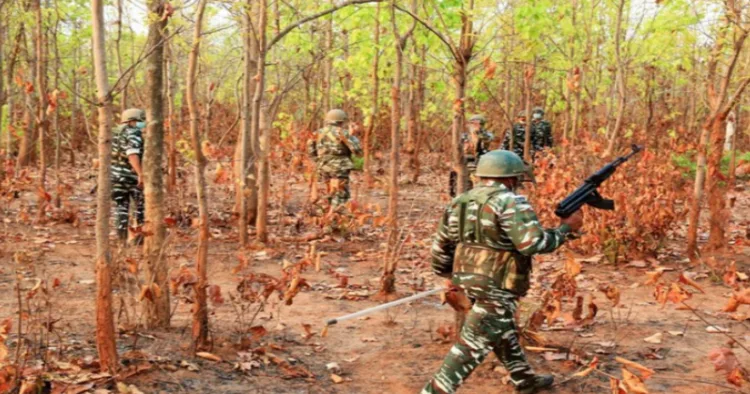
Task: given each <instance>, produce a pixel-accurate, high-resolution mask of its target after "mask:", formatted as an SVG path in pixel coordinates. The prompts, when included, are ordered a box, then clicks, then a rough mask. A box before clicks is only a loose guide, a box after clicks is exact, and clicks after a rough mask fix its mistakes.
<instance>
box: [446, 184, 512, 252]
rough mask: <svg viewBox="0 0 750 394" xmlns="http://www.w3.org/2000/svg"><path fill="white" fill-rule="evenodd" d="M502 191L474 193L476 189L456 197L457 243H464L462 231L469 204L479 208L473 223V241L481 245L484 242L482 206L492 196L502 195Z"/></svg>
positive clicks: (464, 226)
mask: <svg viewBox="0 0 750 394" xmlns="http://www.w3.org/2000/svg"><path fill="white" fill-rule="evenodd" d="M502 192H503V190H499V189H489V190H486V191H484V190H479V191H476V189H475V190H474V191H472V192H469V193H464V194H462V195H461V196H460V197H458V199H457V200H458V201H457V202H458V205H459V216H458V239H459V242H465V241H466V240H465V238H464V229H465V228H466V211H467V209H468V206H469V204H470V203H472V202H474V203H476V204H477V205H478V206H479V207H478V208H477V220H476V222H474V233H475V237H476V238H475V240H474V241H476V242H477V243H483V242H484V235H483V234H482V211H483V210H484V206H485V205H486V204H487V201H489V200H490V198H492V197H493V196H495V195H497V194H499V193H502Z"/></svg>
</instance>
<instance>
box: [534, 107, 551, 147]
mask: <svg viewBox="0 0 750 394" xmlns="http://www.w3.org/2000/svg"><path fill="white" fill-rule="evenodd" d="M531 131H532V139H533V140H534V144H533V145H534V147H535V149H536V150H537V151H538V150H541V149H544V148H552V126H551V125H550V123H549V122H548V121H547V120H546V119H544V110H543V109H542V107H536V108H534V112H532V113H531Z"/></svg>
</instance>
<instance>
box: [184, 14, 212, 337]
mask: <svg viewBox="0 0 750 394" xmlns="http://www.w3.org/2000/svg"><path fill="white" fill-rule="evenodd" d="M207 2H208V0H201V2H200V3H199V4H198V9H197V10H196V12H195V31H194V33H193V49H192V50H191V51H190V58H189V60H188V73H187V78H186V81H187V83H186V85H187V86H186V87H187V102H188V108H189V110H190V136H191V139H192V140H193V150H194V151H195V158H196V160H195V186H196V193H197V196H198V212H199V215H200V230H199V235H198V256H197V263H196V271H198V283H196V285H195V294H196V295H195V305H193V344H194V346H195V349H207V348H208V347H209V341H208V303H207V300H206V287H207V286H208V278H207V274H206V266H207V265H208V195H207V192H208V188H207V187H206V174H205V170H206V157H205V156H203V152H202V149H201V135H200V132H199V131H198V127H199V122H200V118H199V116H198V108H197V104H196V100H195V84H196V73H197V68H198V54H199V53H200V43H201V28H202V25H203V14H204V11H205V9H206V3H207Z"/></svg>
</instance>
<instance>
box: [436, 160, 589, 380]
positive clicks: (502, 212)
mask: <svg viewBox="0 0 750 394" xmlns="http://www.w3.org/2000/svg"><path fill="white" fill-rule="evenodd" d="M476 175H477V176H478V177H479V181H478V182H479V185H478V186H477V187H475V188H474V189H472V190H470V191H468V192H466V193H464V194H462V195H460V196H459V197H457V198H455V199H454V200H453V201H452V202H451V203H450V205H449V206H448V207H447V209H446V210H445V213H444V215H443V218H442V220H441V222H440V227H439V228H438V232H437V234H436V235H435V239H434V241H433V245H432V257H433V259H432V268H433V271H434V272H435V273H436V274H437V275H439V276H442V277H445V278H451V286H455V287H458V288H460V289H462V290H463V291H464V292H465V293H466V295H467V296H468V297H469V298H471V299H473V300H474V305H473V307H472V309H471V310H470V311H469V312H468V314H467V315H466V321H465V324H464V326H463V329H462V330H461V333H460V338H459V340H458V342H457V343H456V344H455V345H453V348H452V349H451V350H450V352H449V353H448V355H447V356H446V358H445V361H444V362H443V365H442V366H441V367H440V370H439V371H438V372H437V374H435V376H434V377H433V378H432V379H431V380H430V381H429V382H428V383H427V385H426V386H425V387H424V389H423V390H422V393H423V394H430V393H441V394H442V393H454V392H455V391H456V389H457V388H458V387H459V386H460V385H461V383H462V382H463V381H464V380H466V379H467V378H468V377H469V375H470V374H471V372H472V371H473V370H474V369H475V368H476V367H477V366H479V364H481V363H482V361H483V360H484V359H485V357H486V356H487V355H488V354H489V353H490V352H491V351H493V352H495V355H496V356H497V357H498V359H500V360H501V361H502V362H503V364H504V366H505V369H506V370H508V372H509V373H510V378H511V382H512V383H513V385H514V386H515V388H516V390H517V391H518V392H520V393H534V392H536V391H537V390H539V389H542V388H547V387H550V386H551V385H552V383H553V380H554V378H553V377H552V376H551V375H537V374H535V373H534V371H533V370H532V368H531V366H530V365H529V363H528V362H527V360H526V356H525V355H524V352H523V349H522V348H521V346H520V344H519V339H518V333H517V332H516V326H515V319H514V316H515V312H516V307H517V305H518V299H519V297H522V296H524V295H525V294H526V292H527V290H528V289H529V287H530V274H531V263H532V255H534V254H537V253H549V252H552V251H554V250H555V249H557V248H559V247H560V246H561V245H562V244H563V243H564V242H565V240H566V238H567V236H568V234H570V233H572V232H573V231H577V230H578V229H579V228H580V227H581V225H582V224H583V216H582V214H581V213H580V212H577V213H576V214H574V215H572V216H570V217H568V218H567V219H563V220H562V221H561V225H560V226H559V227H557V228H553V229H545V228H543V227H542V226H541V224H540V223H539V220H538V219H537V216H536V213H535V212H534V209H533V208H532V207H531V205H530V204H529V202H528V201H527V200H526V198H525V197H523V196H521V195H519V194H516V188H517V187H518V186H519V184H520V182H522V180H523V177H524V176H530V175H531V173H530V168H529V167H528V166H527V165H526V163H524V162H523V160H521V158H520V157H519V156H518V155H516V154H515V153H513V152H509V151H505V150H494V151H491V152H488V153H487V154H485V155H484V156H482V159H480V160H479V164H478V165H477V172H476Z"/></svg>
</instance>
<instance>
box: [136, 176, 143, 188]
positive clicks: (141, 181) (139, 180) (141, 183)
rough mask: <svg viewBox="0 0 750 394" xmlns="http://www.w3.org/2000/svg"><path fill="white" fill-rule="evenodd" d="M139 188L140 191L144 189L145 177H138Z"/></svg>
mask: <svg viewBox="0 0 750 394" xmlns="http://www.w3.org/2000/svg"><path fill="white" fill-rule="evenodd" d="M137 187H138V188H139V189H143V177H142V176H140V175H138V185H137Z"/></svg>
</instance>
